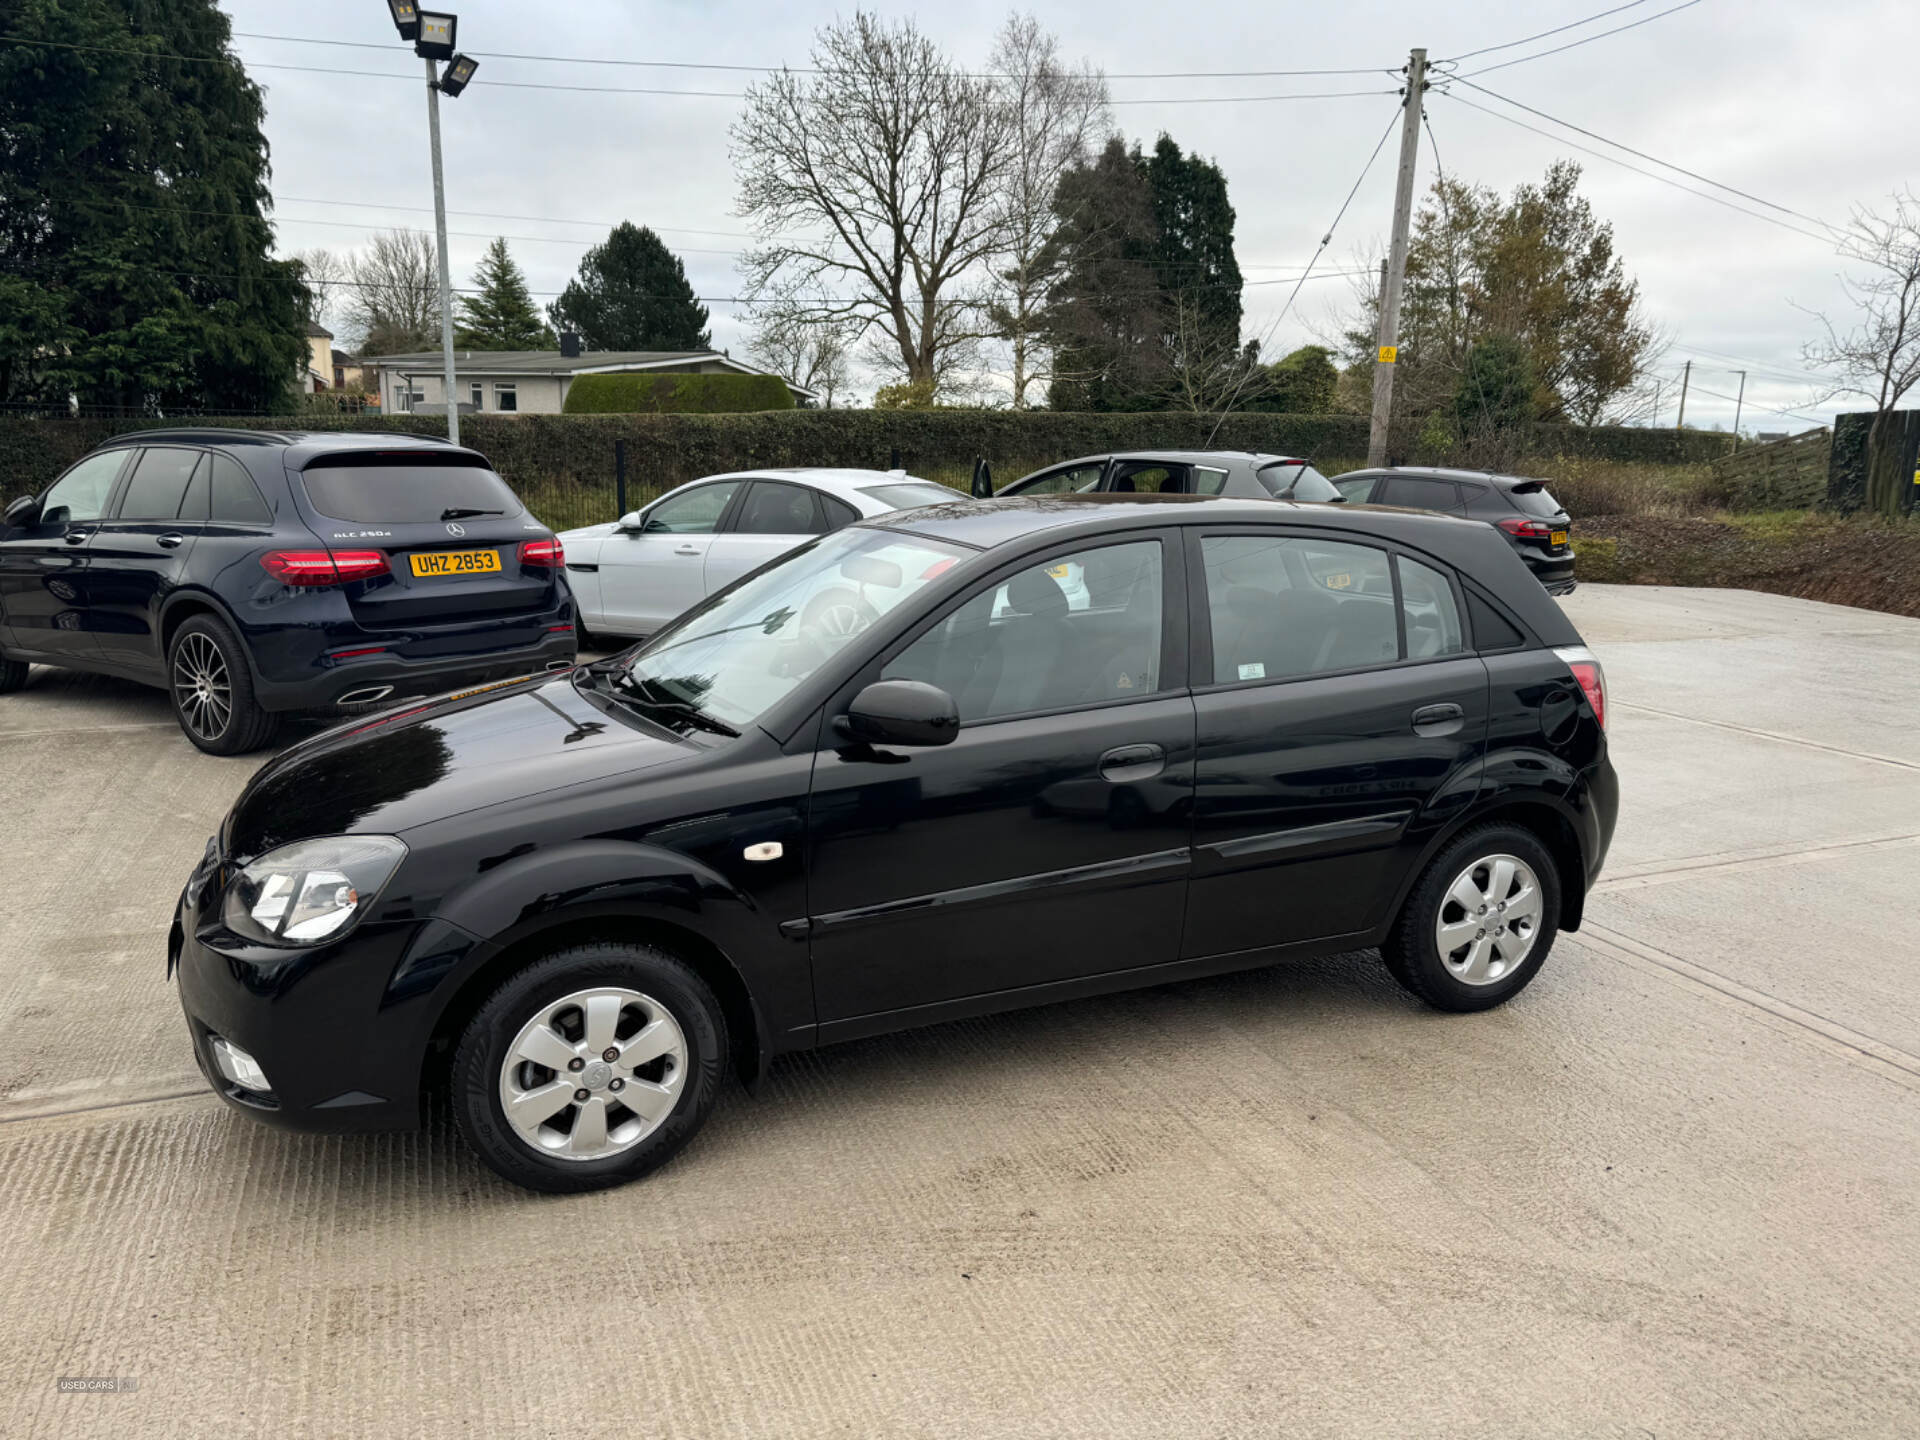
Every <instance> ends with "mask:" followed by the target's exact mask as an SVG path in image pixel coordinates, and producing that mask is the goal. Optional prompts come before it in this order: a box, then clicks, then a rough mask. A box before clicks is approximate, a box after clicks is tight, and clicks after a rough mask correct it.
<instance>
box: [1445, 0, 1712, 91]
mask: <svg viewBox="0 0 1920 1440" xmlns="http://www.w3.org/2000/svg"><path fill="white" fill-rule="evenodd" d="M1699 3H1700V0H1683V3H1681V4H1679V5H1675V6H1673V7H1672V8H1671V9H1668V10H1660V11H1657V12H1655V13H1654V14H1652V15H1646V16H1643V17H1641V18H1640V19H1638V20H1630V21H1628V22H1627V23H1626V24H1625V25H1616V26H1614V27H1613V28H1612V29H1611V30H1602V31H1600V32H1599V33H1598V34H1594V35H1583V36H1581V37H1580V38H1579V39H1578V40H1569V41H1568V42H1567V43H1566V44H1565V45H1556V46H1554V47H1553V48H1552V49H1551V50H1536V51H1534V53H1533V54H1531V55H1516V56H1515V57H1514V58H1513V59H1511V60H1502V61H1501V62H1500V63H1499V64H1498V65H1483V66H1481V67H1480V68H1479V69H1478V70H1472V71H1469V72H1468V74H1470V75H1490V74H1492V73H1493V72H1494V71H1495V70H1504V69H1506V68H1507V67H1508V66H1509V65H1524V64H1526V63H1527V62H1528V61H1529V60H1544V59H1546V58H1547V56H1549V55H1558V54H1560V53H1561V52H1562V51H1564V50H1577V49H1578V48H1579V47H1580V46H1582V45H1591V44H1592V43H1593V42H1594V41H1596V40H1604V39H1606V38H1607V37H1608V36H1609V35H1618V34H1620V32H1621V31H1623V30H1637V29H1639V28H1640V27H1641V26H1642V25H1651V24H1652V23H1653V22H1654V21H1656V20H1663V19H1665V18H1666V17H1667V16H1669V15H1676V14H1678V13H1679V12H1680V11H1682V10H1691V9H1692V8H1693V7H1694V6H1695V5H1698V4H1699Z"/></svg>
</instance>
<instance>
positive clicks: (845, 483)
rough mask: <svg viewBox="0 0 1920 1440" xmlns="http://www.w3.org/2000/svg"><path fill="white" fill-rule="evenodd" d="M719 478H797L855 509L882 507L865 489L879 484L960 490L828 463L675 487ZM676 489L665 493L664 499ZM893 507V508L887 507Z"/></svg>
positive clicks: (733, 473) (732, 473)
mask: <svg viewBox="0 0 1920 1440" xmlns="http://www.w3.org/2000/svg"><path fill="white" fill-rule="evenodd" d="M716 480H794V481H799V482H800V483H802V484H805V485H811V486H812V487H813V488H814V489H816V490H823V491H825V492H826V493H827V494H829V495H833V496H837V497H838V498H840V499H842V500H846V501H848V502H850V503H851V504H852V505H853V506H854V508H855V509H858V510H862V511H865V510H868V509H873V508H875V507H877V506H881V505H882V504H883V502H881V501H879V500H878V499H877V498H876V497H874V496H872V495H868V494H865V493H863V492H865V491H867V490H871V489H872V488H873V487H874V486H876V485H932V486H934V487H936V488H938V489H940V490H945V491H947V492H948V493H950V494H953V495H958V494H959V493H960V492H959V491H957V490H954V489H952V487H951V486H947V485H942V484H940V482H939V481H938V480H928V479H925V478H924V477H922V476H919V475H909V474H908V473H907V472H906V471H904V470H852V469H842V468H836V467H833V466H827V465H789V466H785V467H780V466H769V467H766V468H764V469H759V470H729V471H726V472H725V473H723V474H719V475H702V476H701V477H700V478H699V479H698V480H689V481H687V482H686V484H685V485H676V486H674V490H685V489H686V488H688V486H692V485H706V484H710V483H712V482H714V481H716ZM672 493H673V490H669V491H665V492H663V493H662V496H661V498H662V499H665V498H666V496H667V495H671V494H672ZM886 508H891V507H886Z"/></svg>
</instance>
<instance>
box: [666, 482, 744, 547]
mask: <svg viewBox="0 0 1920 1440" xmlns="http://www.w3.org/2000/svg"><path fill="white" fill-rule="evenodd" d="M739 488H740V482H739V481H738V480H722V481H720V482H719V483H718V484H715V485H702V486H700V487H699V488H698V489H696V490H688V491H685V492H684V493H682V494H679V495H671V496H669V497H667V498H666V499H665V500H662V501H661V502H660V503H659V504H657V505H655V506H654V507H653V508H652V509H651V510H649V511H648V512H647V520H646V524H645V526H644V527H642V528H643V529H644V530H645V532H646V533H647V534H649V535H711V534H712V533H713V532H714V530H715V529H717V528H718V527H719V524H720V517H721V516H722V515H724V514H726V513H727V506H728V505H729V504H730V503H731V502H732V500H733V492H734V491H736V490H738V489H739Z"/></svg>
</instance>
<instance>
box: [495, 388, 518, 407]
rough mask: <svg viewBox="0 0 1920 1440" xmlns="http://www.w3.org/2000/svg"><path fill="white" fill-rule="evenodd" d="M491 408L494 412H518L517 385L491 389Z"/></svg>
mask: <svg viewBox="0 0 1920 1440" xmlns="http://www.w3.org/2000/svg"><path fill="white" fill-rule="evenodd" d="M493 408H494V409H496V410H518V409H519V408H520V387H519V386H517V385H495V386H494V387H493Z"/></svg>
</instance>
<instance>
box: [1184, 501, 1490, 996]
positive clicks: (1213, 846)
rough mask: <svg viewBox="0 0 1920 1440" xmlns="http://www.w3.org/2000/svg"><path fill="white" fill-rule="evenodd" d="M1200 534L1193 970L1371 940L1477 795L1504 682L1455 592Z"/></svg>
mask: <svg viewBox="0 0 1920 1440" xmlns="http://www.w3.org/2000/svg"><path fill="white" fill-rule="evenodd" d="M1194 533H1195V538H1194V539H1192V540H1191V541H1190V542H1189V562H1190V568H1191V570H1193V571H1194V572H1197V573H1198V574H1200V575H1201V576H1202V577H1203V584H1202V586H1201V587H1200V591H1199V593H1197V594H1196V596H1195V611H1196V619H1195V624H1194V648H1195V651H1196V654H1195V658H1194V662H1193V663H1194V669H1195V674H1194V682H1195V687H1194V688H1195V704H1196V706H1197V708H1198V714H1199V742H1198V751H1199V753H1198V759H1197V762H1196V763H1197V771H1198V776H1197V783H1196V787H1195V794H1194V869H1193V887H1192V896H1191V901H1190V903H1189V905H1188V907H1187V928H1186V938H1185V942H1184V951H1185V954H1186V955H1187V956H1189V957H1193V958H1198V957H1201V956H1210V955H1224V954H1231V953H1234V952H1236V951H1245V950H1256V949H1261V948H1264V947H1266V946H1271V945H1285V944H1290V943H1294V942H1299V941H1307V940H1322V939H1326V938H1329V937H1334V936H1342V935H1351V934H1355V933H1357V932H1360V931H1364V930H1367V929H1369V928H1371V927H1372V926H1373V925H1375V924H1376V923H1378V922H1379V921H1380V920H1381V919H1382V918H1384V916H1383V913H1382V911H1383V906H1384V905H1385V904H1386V902H1387V897H1389V896H1391V895H1392V894H1393V893H1394V892H1395V890H1396V883H1395V882H1396V881H1397V880H1398V879H1399V878H1400V876H1401V875H1402V874H1404V872H1405V870H1406V868H1407V867H1408V866H1409V865H1410V864H1411V863H1412V861H1413V858H1414V857H1415V856H1417V855H1418V854H1419V853H1420V851H1421V850H1422V848H1423V847H1424V845H1425V843H1426V841H1427V840H1428V839H1429V838H1431V836H1432V835H1433V834H1434V833H1435V832H1436V830H1437V829H1439V828H1440V827H1443V826H1444V825H1446V824H1447V823H1449V822H1450V821H1451V820H1452V819H1453V818H1455V817H1456V816H1457V815H1458V814H1459V813H1460V812H1461V811H1462V810H1463V809H1464V808H1465V807H1466V806H1467V805H1468V804H1469V803H1470V802H1471V801H1472V799H1473V796H1474V793H1475V791H1476V790H1477V788H1478V773H1479V763H1478V762H1479V760H1480V758H1481V755H1482V753H1483V752H1484V749H1485V746H1486V732H1487V714H1488V701H1487V671H1486V666H1485V665H1484V664H1483V663H1482V662H1481V661H1480V659H1479V658H1478V657H1477V656H1475V655H1472V654H1470V653H1469V652H1468V650H1467V646H1466V640H1465V636H1464V634H1463V631H1462V627H1461V623H1460V615H1461V604H1460V600H1459V597H1458V593H1457V589H1456V587H1455V585H1454V583H1453V581H1452V580H1451V579H1450V578H1449V577H1447V576H1445V575H1444V574H1442V573H1441V572H1440V571H1439V570H1438V569H1437V568H1435V567H1433V566H1431V565H1429V564H1426V563H1423V562H1420V561H1417V560H1415V559H1414V558H1413V557H1412V556H1409V555H1405V554H1398V555H1396V554H1391V553H1389V552H1388V551H1387V550H1385V549H1382V548H1377V547H1375V546H1372V545H1365V544H1356V543H1354V542H1353V541H1351V540H1348V539H1346V538H1339V539H1333V538H1324V539H1323V538H1321V537H1320V536H1317V535H1311V534H1304V533H1294V534H1287V533H1284V532H1237V533H1235V532H1230V533H1219V534H1213V533H1209V534H1206V535H1204V537H1202V536H1201V535H1200V533H1199V532H1194Z"/></svg>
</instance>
